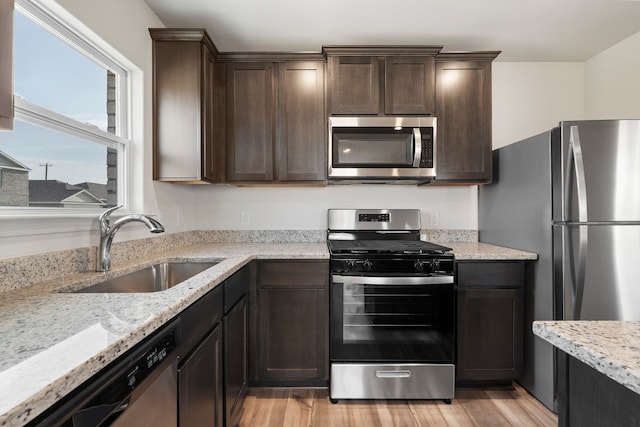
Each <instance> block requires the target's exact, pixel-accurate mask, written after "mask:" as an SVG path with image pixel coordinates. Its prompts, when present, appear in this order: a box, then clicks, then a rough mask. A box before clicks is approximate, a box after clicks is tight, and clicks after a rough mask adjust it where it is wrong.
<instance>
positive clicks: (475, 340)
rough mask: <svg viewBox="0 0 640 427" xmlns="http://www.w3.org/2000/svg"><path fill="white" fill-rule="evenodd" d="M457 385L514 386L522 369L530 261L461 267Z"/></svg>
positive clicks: (458, 305)
mask: <svg viewBox="0 0 640 427" xmlns="http://www.w3.org/2000/svg"><path fill="white" fill-rule="evenodd" d="M456 267H457V268H456V269H457V280H458V282H457V287H458V291H457V322H456V332H457V337H456V340H457V352H456V380H457V383H458V385H459V386H473V385H479V386H487V385H511V382H512V381H513V380H514V379H516V378H517V377H518V376H519V375H520V371H521V369H522V352H523V345H524V343H523V340H524V338H523V331H524V330H523V328H524V301H523V295H524V262H520V261H518V262H487V261H479V262H471V261H470V262H458V263H457V265H456Z"/></svg>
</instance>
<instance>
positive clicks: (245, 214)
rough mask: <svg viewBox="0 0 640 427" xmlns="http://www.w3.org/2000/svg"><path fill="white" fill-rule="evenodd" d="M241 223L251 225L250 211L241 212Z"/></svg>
mask: <svg viewBox="0 0 640 427" xmlns="http://www.w3.org/2000/svg"><path fill="white" fill-rule="evenodd" d="M240 224H241V225H249V212H246V211H242V212H240Z"/></svg>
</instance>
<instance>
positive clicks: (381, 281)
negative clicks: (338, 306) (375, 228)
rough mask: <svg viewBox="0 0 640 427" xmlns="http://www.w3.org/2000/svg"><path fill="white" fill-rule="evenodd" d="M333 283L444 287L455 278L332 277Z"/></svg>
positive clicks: (335, 275)
mask: <svg viewBox="0 0 640 427" xmlns="http://www.w3.org/2000/svg"><path fill="white" fill-rule="evenodd" d="M331 280H332V281H333V283H344V284H346V285H442V284H449V283H453V276H398V277H396V276H394V277H388V276H341V275H337V274H334V275H332V276H331Z"/></svg>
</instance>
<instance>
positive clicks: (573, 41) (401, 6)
mask: <svg viewBox="0 0 640 427" xmlns="http://www.w3.org/2000/svg"><path fill="white" fill-rule="evenodd" d="M145 1H146V3H147V4H148V5H149V6H150V7H151V9H152V10H153V11H154V12H155V13H156V14H157V15H158V17H159V18H160V19H161V20H162V22H163V23H164V24H165V25H166V26H167V27H190V28H205V29H206V30H207V32H208V33H209V35H210V36H211V38H212V39H213V41H214V43H215V45H216V47H217V48H218V50H219V51H221V52H247V51H254V52H320V51H321V49H322V46H330V45H438V46H444V48H443V50H442V51H443V52H452V51H478V50H499V51H502V53H501V54H500V56H498V59H497V60H498V61H585V60H587V59H589V58H591V57H592V56H594V55H596V54H597V53H599V52H601V51H603V50H605V49H607V48H609V47H611V46H613V45H614V44H616V43H618V42H620V41H622V40H624V39H625V38H627V37H629V36H631V35H633V34H635V33H637V32H640V1H637V0H636V1H634V0H366V1H365V0H361V1H356V0H324V1H317V0H180V1H175V0H145Z"/></svg>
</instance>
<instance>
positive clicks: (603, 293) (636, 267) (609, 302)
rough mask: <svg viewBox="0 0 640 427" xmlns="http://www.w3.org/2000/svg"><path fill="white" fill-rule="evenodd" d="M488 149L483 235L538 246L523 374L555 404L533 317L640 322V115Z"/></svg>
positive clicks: (549, 361) (549, 358)
mask: <svg viewBox="0 0 640 427" xmlns="http://www.w3.org/2000/svg"><path fill="white" fill-rule="evenodd" d="M493 154H494V174H495V176H494V182H493V183H492V184H489V185H485V186H480V187H479V189H478V228H479V240H480V241H481V242H486V243H492V244H496V245H501V246H507V247H511V248H516V249H522V250H526V251H530V252H535V253H537V254H538V260H537V261H536V262H533V263H530V265H529V266H528V269H527V282H526V287H525V316H526V327H525V331H526V336H525V343H524V348H525V360H524V371H523V375H522V377H521V378H520V379H519V382H520V383H521V384H522V385H523V386H524V387H525V388H526V389H527V390H529V392H531V393H532V394H533V395H534V396H536V397H537V398H538V400H540V401H541V402H542V403H544V404H545V405H546V406H547V407H548V408H550V409H554V407H556V408H557V406H556V405H555V404H554V399H555V393H556V383H555V362H554V350H553V348H552V347H551V345H549V344H547V343H545V342H543V341H542V340H540V339H539V338H536V337H534V336H533V334H532V333H531V322H532V321H533V320H551V319H565V320H569V319H582V320H618V319H620V320H640V120H593V121H565V122H561V123H560V125H559V127H557V128H554V129H552V130H550V131H548V132H545V133H542V134H540V135H536V136H534V137H531V138H528V139H525V140H523V141H519V142H516V143H514V144H511V145H508V146H505V147H503V148H500V149H498V150H494V153H493Z"/></svg>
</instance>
